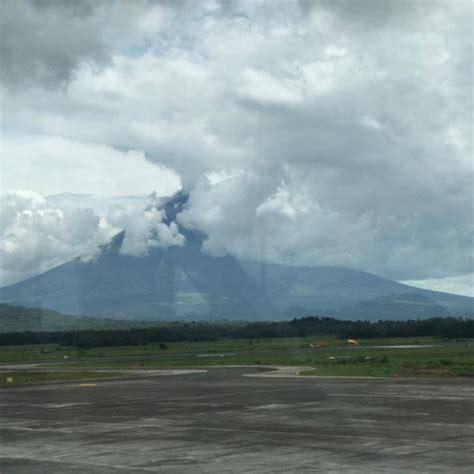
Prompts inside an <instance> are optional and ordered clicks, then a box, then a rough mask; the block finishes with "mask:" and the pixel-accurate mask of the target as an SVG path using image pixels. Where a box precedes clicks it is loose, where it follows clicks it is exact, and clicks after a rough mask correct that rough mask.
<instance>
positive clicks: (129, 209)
mask: <svg viewBox="0 0 474 474" xmlns="http://www.w3.org/2000/svg"><path fill="white" fill-rule="evenodd" d="M164 217H165V212H164V211H163V210H159V209H157V208H155V207H151V208H148V209H139V208H137V207H136V206H132V205H128V206H124V205H115V206H112V208H111V209H110V211H109V213H108V214H107V223H108V224H110V225H111V226H113V227H114V228H117V229H118V230H120V229H125V230H126V233H125V239H124V241H123V243H122V246H121V248H120V253H122V254H124V255H131V256H134V257H143V256H145V255H147V254H148V251H149V249H150V248H154V247H161V248H168V247H170V246H172V245H177V246H180V247H181V246H182V245H184V243H185V238H184V235H182V234H180V233H179V230H178V226H177V225H176V223H175V222H171V223H170V224H169V225H168V224H166V223H164V222H163V219H164Z"/></svg>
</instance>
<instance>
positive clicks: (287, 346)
mask: <svg viewBox="0 0 474 474" xmlns="http://www.w3.org/2000/svg"><path fill="white" fill-rule="evenodd" d="M441 342H445V340H444V339H442V338H435V337H417V338H414V337H413V338H411V337H410V338H392V339H361V340H359V346H360V347H362V346H372V345H396V344H410V345H411V344H415V345H416V344H420V345H422V344H437V343H441ZM310 344H313V345H315V344H321V345H323V346H325V347H326V348H331V347H338V348H342V347H345V346H347V342H346V340H344V339H340V338H337V337H335V336H321V337H319V336H309V337H305V338H297V337H294V338H278V339H271V338H269V339H254V340H251V339H219V340H216V341H205V342H175V343H166V344H165V345H164V346H163V345H160V344H146V345H143V346H119V347H96V348H91V349H78V348H76V347H71V346H68V347H63V346H60V345H59V344H42V345H39V344H35V345H21V346H1V347H0V363H15V362H18V363H20V362H53V361H58V362H59V361H61V360H69V361H71V360H84V359H89V358H90V359H94V358H109V357H123V356H139V357H145V356H158V355H165V354H166V355H169V354H180V353H185V354H201V353H222V352H242V351H259V350H293V349H302V348H308V347H309V345H310Z"/></svg>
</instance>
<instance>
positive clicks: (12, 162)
mask: <svg viewBox="0 0 474 474" xmlns="http://www.w3.org/2000/svg"><path fill="white" fill-rule="evenodd" d="M2 155H3V157H2V158H3V161H2V168H1V172H2V180H1V188H2V192H4V193H5V192H7V191H11V190H16V189H19V188H20V189H21V188H27V189H33V190H35V191H37V192H39V193H42V194H45V195H48V194H49V195H53V194H60V193H64V192H68V193H81V194H93V195H95V196H102V197H104V196H121V195H131V194H143V193H150V192H151V191H152V190H154V189H156V190H158V191H159V192H160V194H161V195H171V194H173V193H175V192H176V191H177V190H179V189H180V188H181V183H180V180H179V176H178V175H177V174H176V173H175V172H174V171H172V170H171V169H169V168H166V167H164V166H160V165H157V164H153V163H151V162H150V161H148V160H146V159H145V156H144V154H143V152H141V151H135V150H131V151H127V152H123V151H119V150H117V149H115V148H112V147H110V146H107V145H102V144H99V143H90V142H84V141H82V142H80V141H75V140H70V139H65V138H62V137H56V136H39V135H15V136H6V137H3V139H2Z"/></svg>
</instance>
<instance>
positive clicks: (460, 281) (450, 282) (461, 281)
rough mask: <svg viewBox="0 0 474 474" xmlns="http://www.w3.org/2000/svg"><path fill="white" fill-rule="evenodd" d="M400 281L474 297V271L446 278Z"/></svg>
mask: <svg viewBox="0 0 474 474" xmlns="http://www.w3.org/2000/svg"><path fill="white" fill-rule="evenodd" d="M400 283H405V284H406V285H412V286H416V287H418V288H425V289H427V290H436V291H444V292H446V293H455V294H458V295H467V296H473V297H474V273H468V274H466V275H457V276H453V277H445V278H427V279H425V280H405V281H402V282H400Z"/></svg>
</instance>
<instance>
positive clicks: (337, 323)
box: [0, 316, 474, 349]
mask: <svg viewBox="0 0 474 474" xmlns="http://www.w3.org/2000/svg"><path fill="white" fill-rule="evenodd" d="M321 335H336V336H338V337H340V338H348V337H356V338H387V337H422V336H437V337H448V338H459V337H474V320H473V319H462V318H432V319H425V320H409V321H378V322H370V321H343V320H338V319H334V318H326V317H318V316H316V317H306V318H302V319H293V320H292V321H279V322H272V321H266V322H249V323H242V322H240V323H235V322H231V321H228V322H227V323H225V324H223V323H212V322H208V323H202V322H199V323H194V322H175V323H167V324H162V325H160V326H158V327H141V328H123V329H103V330H98V329H96V330H79V331H55V332H51V331H44V332H41V331H39V332H37V331H35V332H32V331H29V332H21V333H20V332H16V333H15V332H11V333H0V345H13V344H49V343H58V344H61V345H63V346H76V347H79V348H82V349H87V348H91V347H107V346H131V345H145V344H150V343H163V344H164V343H167V342H193V341H194V342H196V341H214V340H217V339H219V338H230V339H250V340H252V339H262V338H288V337H306V336H321Z"/></svg>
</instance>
